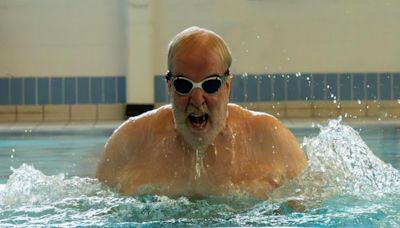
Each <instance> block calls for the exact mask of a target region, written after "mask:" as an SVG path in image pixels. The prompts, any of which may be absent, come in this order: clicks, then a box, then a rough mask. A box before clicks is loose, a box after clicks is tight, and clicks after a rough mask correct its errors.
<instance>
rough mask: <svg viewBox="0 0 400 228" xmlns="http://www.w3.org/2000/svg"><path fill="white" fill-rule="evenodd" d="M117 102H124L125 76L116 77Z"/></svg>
mask: <svg viewBox="0 0 400 228" xmlns="http://www.w3.org/2000/svg"><path fill="white" fill-rule="evenodd" d="M117 80H118V81H117V84H118V85H117V88H118V101H117V102H118V103H126V78H125V76H121V77H118V79H117Z"/></svg>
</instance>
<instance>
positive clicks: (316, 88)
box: [312, 74, 326, 100]
mask: <svg viewBox="0 0 400 228" xmlns="http://www.w3.org/2000/svg"><path fill="white" fill-rule="evenodd" d="M312 83H313V90H312V92H313V93H312V99H313V100H325V90H326V89H325V75H324V74H313V75H312Z"/></svg>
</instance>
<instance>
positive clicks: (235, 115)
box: [229, 104, 283, 131]
mask: <svg viewBox="0 0 400 228" xmlns="http://www.w3.org/2000/svg"><path fill="white" fill-rule="evenodd" d="M229 115H230V118H231V119H236V120H240V121H241V122H243V121H244V122H246V123H247V124H249V125H250V126H251V128H252V129H253V130H257V129H259V130H263V131H265V130H266V128H267V129H268V128H274V127H281V126H283V124H282V123H281V122H280V121H279V120H278V119H277V118H276V117H274V116H272V115H270V114H268V113H265V112H258V111H252V110H248V109H246V108H243V107H241V106H239V105H236V104H229Z"/></svg>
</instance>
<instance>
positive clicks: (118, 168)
mask: <svg viewBox="0 0 400 228" xmlns="http://www.w3.org/2000/svg"><path fill="white" fill-rule="evenodd" d="M171 118H172V114H171V107H170V106H163V107H160V108H158V109H155V110H152V111H149V112H146V113H144V114H142V115H139V116H135V117H132V118H130V119H128V120H127V121H125V122H124V123H123V124H121V126H119V127H118V128H117V129H116V130H115V131H114V133H113V134H112V135H111V137H110V138H109V139H108V141H107V143H106V145H105V146H104V151H103V154H102V156H101V159H100V162H99V164H98V166H97V173H96V176H97V177H98V178H99V179H100V180H105V181H106V182H108V183H109V184H110V185H113V184H112V182H114V181H115V177H116V176H118V175H119V173H120V172H123V167H124V166H125V165H126V164H128V162H129V161H132V160H134V159H135V157H138V156H141V155H140V153H141V152H142V150H144V149H141V148H145V146H146V145H145V143H146V142H149V141H151V142H153V141H152V140H151V139H148V138H147V137H148V136H152V137H157V135H163V134H165V132H166V131H169V130H170V129H169V128H173V124H171V122H172V119H171ZM171 125H172V126H171ZM161 126H162V127H161Z"/></svg>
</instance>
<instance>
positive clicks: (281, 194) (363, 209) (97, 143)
mask: <svg viewBox="0 0 400 228" xmlns="http://www.w3.org/2000/svg"><path fill="white" fill-rule="evenodd" d="M291 130H292V131H293V132H294V133H295V135H296V136H297V138H298V139H299V141H300V142H302V145H303V148H304V150H305V151H306V153H307V156H308V158H309V162H308V166H307V168H306V169H305V171H304V172H303V173H302V174H301V175H299V176H298V177H297V178H296V179H294V180H293V181H291V182H289V183H287V184H286V185H284V186H282V187H281V188H279V189H278V190H276V191H275V192H274V193H273V194H272V195H271V198H270V199H269V200H265V201H260V200H255V199H252V198H246V197H243V196H231V197H225V198H219V197H212V196H210V197H205V198H201V199H200V198H198V199H189V198H186V197H180V198H169V197H166V196H156V195H143V196H135V197H122V196H119V195H118V194H116V193H114V192H112V191H110V190H109V189H108V188H107V187H105V186H103V185H102V184H101V183H99V182H98V181H97V180H96V179H94V172H95V167H96V163H97V161H98V159H99V156H100V152H101V149H102V147H103V145H104V143H105V141H106V139H107V138H108V137H109V136H110V135H111V133H112V131H113V130H112V129H106V130H104V129H101V130H99V129H88V130H80V131H77V130H62V131H61V130H60V131H44V130H41V131H39V130H23V131H3V132H0V157H1V160H0V226H14V225H16V226H19V225H22V226H27V225H30V226H52V227H57V226H62V227H65V226H68V227H69V226H80V227H85V226H90V227H93V226H107V227H126V226H137V225H140V226H144V227H148V226H150V227H153V226H184V227H186V226H324V227H331V226H333V227H337V226H359V227H396V226H400V205H399V204H398V201H399V200H400V173H399V171H398V170H399V169H400V130H399V128H396V127H393V126H363V127H354V128H351V127H349V126H346V125H344V124H342V123H341V122H340V120H332V121H330V122H329V123H328V124H326V125H324V126H322V127H311V126H310V127H309V128H293V129H291ZM10 167H12V168H10ZM293 205H295V206H293Z"/></svg>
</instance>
